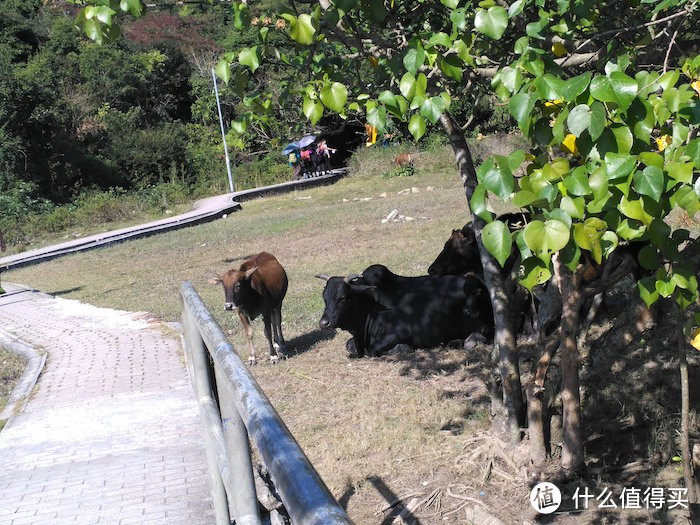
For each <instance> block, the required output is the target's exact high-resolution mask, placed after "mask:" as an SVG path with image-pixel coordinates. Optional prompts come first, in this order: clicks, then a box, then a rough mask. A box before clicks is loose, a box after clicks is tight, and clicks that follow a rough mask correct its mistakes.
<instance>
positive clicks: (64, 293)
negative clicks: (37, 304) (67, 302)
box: [48, 286, 83, 297]
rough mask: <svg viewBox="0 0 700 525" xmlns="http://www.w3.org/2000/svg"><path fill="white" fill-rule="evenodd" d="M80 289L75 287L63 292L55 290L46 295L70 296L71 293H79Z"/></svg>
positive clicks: (80, 287)
mask: <svg viewBox="0 0 700 525" xmlns="http://www.w3.org/2000/svg"><path fill="white" fill-rule="evenodd" d="M82 289H83V287H82V286H75V287H73V288H66V289H65V290H57V291H55V292H48V293H49V295H53V296H56V297H60V296H62V295H68V294H71V293H73V292H79V291H80V290H82Z"/></svg>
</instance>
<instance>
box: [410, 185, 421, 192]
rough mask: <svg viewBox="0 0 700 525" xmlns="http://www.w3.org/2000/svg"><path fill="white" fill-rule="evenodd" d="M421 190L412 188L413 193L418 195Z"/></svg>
mask: <svg viewBox="0 0 700 525" xmlns="http://www.w3.org/2000/svg"><path fill="white" fill-rule="evenodd" d="M419 191H420V190H419V189H418V188H416V187H415V186H414V187H413V188H411V193H418V192H419Z"/></svg>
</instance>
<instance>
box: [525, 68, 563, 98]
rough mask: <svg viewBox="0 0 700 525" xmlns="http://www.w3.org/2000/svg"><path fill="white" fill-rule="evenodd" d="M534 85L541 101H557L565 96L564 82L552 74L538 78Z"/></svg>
mask: <svg viewBox="0 0 700 525" xmlns="http://www.w3.org/2000/svg"><path fill="white" fill-rule="evenodd" d="M532 85H533V86H535V89H537V94H538V95H539V97H540V98H541V99H545V100H557V99H560V98H563V96H564V95H563V94H562V93H563V92H564V86H565V84H564V81H563V80H562V79H560V78H558V77H555V76H554V75H552V74H550V73H547V74H545V75H544V76H541V77H539V78H536V79H535V80H534V81H533V82H532Z"/></svg>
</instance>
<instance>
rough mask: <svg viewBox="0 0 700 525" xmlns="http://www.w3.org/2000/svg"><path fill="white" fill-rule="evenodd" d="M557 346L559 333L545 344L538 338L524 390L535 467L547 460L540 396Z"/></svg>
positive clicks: (542, 407)
mask: <svg viewBox="0 0 700 525" xmlns="http://www.w3.org/2000/svg"><path fill="white" fill-rule="evenodd" d="M559 344H560V335H559V332H556V333H555V334H552V336H550V338H549V339H548V340H547V341H546V343H545V341H544V338H540V341H539V343H538V357H537V360H536V362H537V365H536V368H535V369H534V370H532V379H531V380H530V383H529V384H528V385H527V387H526V389H525V392H526V393H527V431H528V438H529V442H530V461H532V464H533V465H534V466H535V467H539V466H542V465H543V464H544V462H545V460H546V459H547V450H548V447H547V442H546V439H545V433H544V418H545V417H546V416H547V411H546V409H545V407H544V404H543V403H542V396H543V394H544V382H545V379H546V378H547V370H548V369H549V364H550V363H551V362H552V356H554V352H556V350H557V348H559ZM533 368H534V362H533Z"/></svg>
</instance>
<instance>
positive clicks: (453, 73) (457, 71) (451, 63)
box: [439, 55, 463, 82]
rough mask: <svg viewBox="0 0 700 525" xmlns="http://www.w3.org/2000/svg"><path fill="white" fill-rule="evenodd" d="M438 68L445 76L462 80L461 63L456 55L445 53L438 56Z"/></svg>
mask: <svg viewBox="0 0 700 525" xmlns="http://www.w3.org/2000/svg"><path fill="white" fill-rule="evenodd" d="M439 65H440V69H441V70H442V72H443V73H445V75H446V76H448V77H450V78H452V79H454V80H456V81H457V82H461V81H462V66H463V63H462V61H461V60H460V58H459V57H458V56H457V55H447V56H444V57H441V58H440V64H439Z"/></svg>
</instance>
